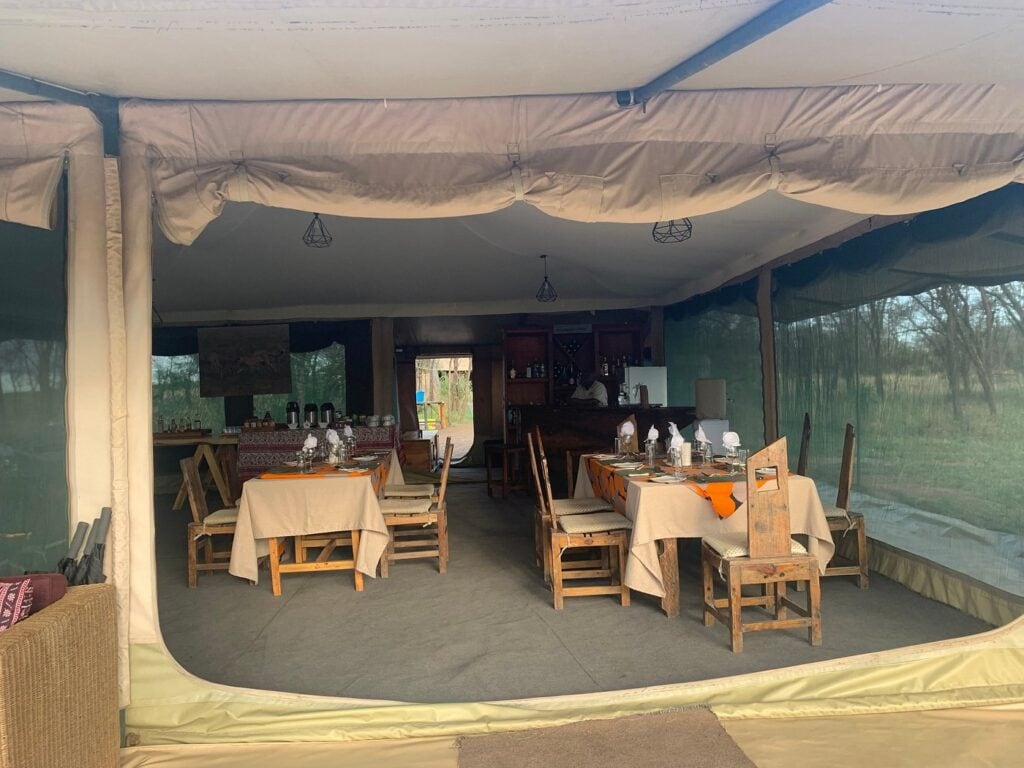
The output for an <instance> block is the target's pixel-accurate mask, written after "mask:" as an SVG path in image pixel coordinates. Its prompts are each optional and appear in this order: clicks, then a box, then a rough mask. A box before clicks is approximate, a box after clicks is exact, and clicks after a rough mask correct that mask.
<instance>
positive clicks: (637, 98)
mask: <svg viewBox="0 0 1024 768" xmlns="http://www.w3.org/2000/svg"><path fill="white" fill-rule="evenodd" d="M831 1H832V0H780V2H777V3H776V4H775V5H773V6H772V7H771V8H769V9H768V10H767V11H765V12H764V13H762V14H760V15H758V16H755V17H754V18H752V19H751V20H750V21H748V22H746V23H745V24H744V25H743V26H741V27H738V28H737V29H734V30H733V31H732V32H730V33H729V34H728V35H726V36H725V37H723V38H721V39H719V40H716V41H715V42H713V43H712V44H711V45H709V46H708V47H707V48H705V49H704V50H702V51H700V52H698V53H695V54H694V55H693V56H691V57H690V58H688V59H686V60H685V61H682V62H680V63H679V64H676V65H675V66H674V67H672V69H670V70H669V71H668V72H665V73H664V74H662V75H658V76H657V77H656V78H654V79H653V80H651V82H649V83H647V84H646V85H641V86H640V87H639V88H635V89H633V90H631V91H619V92H618V93H616V94H615V98H616V100H617V101H618V103H619V106H620V107H628V106H631V105H633V104H643V103H644V102H646V101H647V100H648V99H650V98H651V97H652V96H655V95H657V94H659V93H661V92H662V91H667V90H668V89H669V88H671V87H672V86H674V85H676V84H678V83H680V82H682V81H683V80H685V79H687V78H688V77H692V76H693V75H695V74H697V73H698V72H701V71H703V70H705V69H707V68H708V67H710V66H711V65H712V64H716V63H718V62H719V61H721V60H722V59H725V58H727V57H729V56H731V55H732V54H734V53H736V52H737V51H741V50H743V49H744V48H746V47H747V46H749V45H751V44H752V43H756V42H757V41H758V40H760V39H761V38H763V37H767V36H768V35H770V34H771V33H772V32H774V31H775V30H777V29H781V28H782V27H784V26H786V25H787V24H789V23H790V22H791V21H795V20H796V19H799V18H800V17H801V16H803V15H805V14H808V13H810V12H811V11H813V10H815V9H817V8H820V7H821V6H823V5H828V4H829V3H830V2H831Z"/></svg>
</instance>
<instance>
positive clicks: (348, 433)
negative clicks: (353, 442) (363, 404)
mask: <svg viewBox="0 0 1024 768" xmlns="http://www.w3.org/2000/svg"><path fill="white" fill-rule="evenodd" d="M343 432H344V435H345V437H355V435H354V434H353V432H352V426H351V425H350V424H346V425H345V429H344V430H343Z"/></svg>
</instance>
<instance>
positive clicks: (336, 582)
mask: <svg viewBox="0 0 1024 768" xmlns="http://www.w3.org/2000/svg"><path fill="white" fill-rule="evenodd" d="M171 500H172V499H171V498H170V497H159V498H158V499H157V557H158V566H157V570H158V590H159V595H158V597H159V611H160V621H161V627H162V631H163V634H164V638H165V640H166V642H167V645H168V647H169V648H170V650H171V652H172V653H173V654H174V656H175V658H177V659H178V661H179V662H180V663H181V664H182V665H183V666H185V667H186V668H187V669H189V670H191V671H192V672H194V673H195V674H197V675H199V676H201V677H204V678H207V679H209V680H213V681H216V682H222V683H228V684H233V685H241V686H248V687H255V688H269V689H277V690H283V691H295V692H302V693H312V694H324V695H339V696H351V697H358V698H371V699H393V700H405V701H423V702H432V701H433V702H443V701H481V700H498V699H509V698H521V697H530V696H547V695H555V694H568V693H583V692H592V691H602V690H616V689H624V688H634V687H639V686H646V685H658V684H665V683H673V682H682V681H691V680H702V679H710V678H715V677H723V676H729V675H735V674H739V673H744V672H752V671H757V670H762V669H769V668H773V667H781V666H789V665H793V664H800V663H805V662H812V661H820V660H824V659H830V658H837V657H842V656H848V655H852V654H858V653H865V652H870V651H877V650H883V649H888V648H896V647H901V646H905V645H910V644H915V643H921V642H928V641H933V640H940V639H945V638H950V637H958V636H964V635H969V634H973V633H976V632H980V631H982V630H985V629H987V628H988V627H987V625H985V624H983V623H982V622H980V621H978V620H976V619H973V618H971V617H969V616H967V615H965V614H962V613H960V612H958V611H956V610H954V609H952V608H950V607H948V606H945V605H942V604H940V603H936V602H934V601H931V600H928V599H925V598H922V597H920V596H918V595H916V594H914V593H912V592H910V591H909V590H907V589H905V588H904V587H902V586H901V585H899V584H897V583H895V582H892V581H889V580H888V579H885V578H883V577H881V576H878V575H877V574H872V581H871V589H869V590H866V591H861V590H859V589H857V587H856V586H855V585H854V583H853V582H852V581H849V580H837V579H829V580H827V581H825V582H823V597H822V605H823V609H822V614H823V624H824V643H823V644H822V646H821V647H818V648H813V647H811V646H810V645H808V643H807V639H806V633H804V632H800V631H795V630H794V631H792V632H770V633H757V634H754V635H751V636H750V637H749V638H748V639H747V641H746V642H745V645H744V652H743V653H742V654H738V655H737V654H733V653H731V652H730V651H729V648H728V633H727V631H726V629H725V628H724V627H721V626H715V627H711V628H705V627H704V626H703V625H702V623H701V621H700V616H699V613H698V606H699V591H700V590H699V584H698V581H697V565H698V560H699V548H698V547H697V542H689V541H684V542H680V561H681V571H682V573H681V583H682V592H683V605H682V615H681V616H679V617H678V618H675V619H669V618H667V617H665V616H664V615H663V614H662V613H661V612H660V611H659V610H658V607H657V603H656V601H655V600H654V599H653V598H650V597H648V596H645V595H642V594H638V593H634V595H633V604H632V606H630V607H629V608H622V607H620V606H619V605H618V603H617V602H616V601H615V600H614V599H612V598H607V597H592V598H576V599H572V600H568V601H567V604H566V608H565V610H564V611H555V610H554V609H553V608H552V607H551V597H550V593H549V592H548V590H547V589H546V588H545V586H544V583H543V580H542V578H541V576H540V573H539V572H538V570H537V569H536V568H535V567H534V565H533V543H532V525H531V520H532V511H531V510H532V502H531V501H530V500H529V499H528V498H526V497H525V496H521V495H517V496H511V497H509V498H508V499H506V500H504V501H502V500H500V499H492V498H489V497H488V496H487V494H486V491H485V489H484V487H483V486H482V485H479V484H461V485H455V486H453V487H452V489H451V492H450V502H449V504H450V518H451V522H450V531H451V564H450V566H449V572H448V573H447V574H446V575H444V576H441V575H439V574H438V573H437V570H436V565H434V564H432V563H430V562H429V561H409V562H403V563H397V564H396V565H394V566H393V567H392V571H391V574H392V575H391V578H389V579H387V580H381V579H367V585H366V591H365V592H363V593H356V592H355V591H354V590H353V589H352V575H351V573H350V572H325V573H313V574H293V575H287V576H285V577H283V594H282V596H281V597H279V598H275V597H273V595H272V594H271V593H270V586H269V583H268V579H267V578H265V577H264V578H261V581H260V583H259V585H257V586H251V585H249V584H248V583H246V582H244V581H241V580H239V579H236V578H235V577H233V576H230V575H228V574H226V573H216V574H212V575H207V576H202V577H201V578H200V582H199V587H198V588H197V589H194V590H189V589H188V588H187V587H186V583H185V526H186V520H187V512H186V511H183V512H171V511H170V503H171Z"/></svg>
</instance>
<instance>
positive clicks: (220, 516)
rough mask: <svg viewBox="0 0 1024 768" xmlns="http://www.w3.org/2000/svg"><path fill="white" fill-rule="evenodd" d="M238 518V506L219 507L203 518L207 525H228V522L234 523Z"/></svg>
mask: <svg viewBox="0 0 1024 768" xmlns="http://www.w3.org/2000/svg"><path fill="white" fill-rule="evenodd" d="M237 520H238V507H227V508H225V509H218V510H217V511H216V512H211V513H210V514H208V515H207V516H206V519H205V520H203V523H204V524H205V525H227V524H228V523H234V522H236V521H237Z"/></svg>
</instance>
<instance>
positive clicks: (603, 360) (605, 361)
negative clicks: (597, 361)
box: [601, 355, 608, 376]
mask: <svg viewBox="0 0 1024 768" xmlns="http://www.w3.org/2000/svg"><path fill="white" fill-rule="evenodd" d="M601 375H602V376H608V358H607V357H605V356H604V355H602V356H601Z"/></svg>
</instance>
